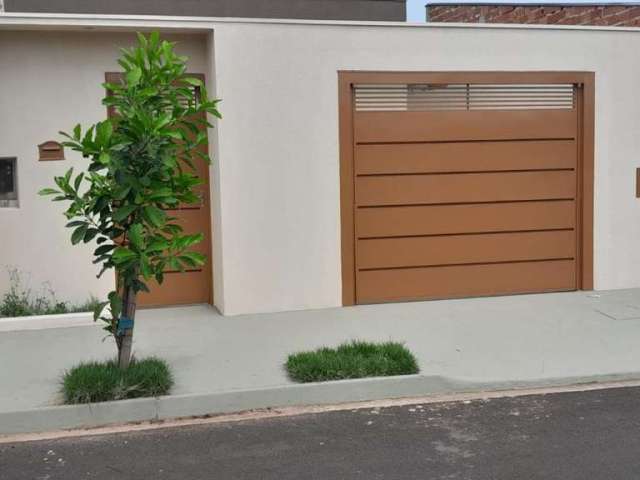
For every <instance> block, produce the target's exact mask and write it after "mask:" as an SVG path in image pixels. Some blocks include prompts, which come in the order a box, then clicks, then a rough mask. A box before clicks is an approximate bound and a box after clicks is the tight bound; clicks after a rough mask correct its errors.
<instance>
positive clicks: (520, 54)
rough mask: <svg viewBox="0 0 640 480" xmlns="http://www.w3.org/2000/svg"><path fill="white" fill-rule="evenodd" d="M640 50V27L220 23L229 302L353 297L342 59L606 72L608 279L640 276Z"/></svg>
mask: <svg viewBox="0 0 640 480" xmlns="http://www.w3.org/2000/svg"><path fill="white" fill-rule="evenodd" d="M638 48H640V32H635V31H605V30H602V31H601V30H578V29H562V28H560V29H542V28H482V27H471V28H447V27H428V26H427V27H417V28H406V27H405V28H402V27H397V28H393V27H372V26H360V27H356V26H353V27H341V26H303V25H242V24H225V25H220V26H217V27H216V64H217V66H218V74H217V88H218V93H219V95H220V96H221V97H222V98H223V99H224V102H223V112H224V114H225V118H224V120H223V122H222V123H221V124H220V131H219V134H220V159H221V167H222V170H221V172H220V173H221V183H222V186H223V189H222V209H223V215H224V216H223V219H222V220H223V225H222V239H223V246H224V263H225V275H224V278H225V309H226V311H227V312H228V313H241V312H254V311H265V310H287V309H298V308H319V307H327V306H335V305H340V303H341V298H340V289H341V280H340V245H339V231H340V220H339V214H338V209H339V189H338V179H339V174H338V165H339V155H338V127H337V122H338V109H337V74H336V72H337V71H338V70H341V69H345V70H512V71H514V70H515V71H519V70H585V71H595V72H596V119H595V125H596V134H595V151H596V153H595V155H596V158H595V171H596V180H595V227H594V228H595V278H594V281H595V287H596V289H613V288H629V287H636V286H640V249H638V248H637V244H638V240H640V221H639V219H640V201H639V200H637V199H636V198H635V173H634V172H635V168H636V167H638V166H640V157H639V156H638V152H639V151H640V136H639V135H638V134H637V132H638V131H640V102H639V101H638V99H637V96H636V95H634V94H633V91H634V88H635V83H636V79H637V78H638V76H640V58H639V57H638V55H637V53H636V52H637V50H638ZM256 78H258V79H259V81H258V82H256ZM247 112H251V113H250V114H247Z"/></svg>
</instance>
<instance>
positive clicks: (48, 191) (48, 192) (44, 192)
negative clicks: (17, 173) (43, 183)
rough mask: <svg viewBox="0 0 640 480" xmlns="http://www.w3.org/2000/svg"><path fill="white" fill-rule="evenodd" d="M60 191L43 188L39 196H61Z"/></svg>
mask: <svg viewBox="0 0 640 480" xmlns="http://www.w3.org/2000/svg"><path fill="white" fill-rule="evenodd" d="M60 193H62V192H60V190H56V189H55V188H43V189H42V190H40V191H39V192H38V195H43V196H44V195H57V194H60Z"/></svg>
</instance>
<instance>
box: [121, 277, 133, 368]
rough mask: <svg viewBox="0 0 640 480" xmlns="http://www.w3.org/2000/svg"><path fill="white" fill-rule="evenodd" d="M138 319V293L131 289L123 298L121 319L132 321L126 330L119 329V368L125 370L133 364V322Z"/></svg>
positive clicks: (126, 325)
mask: <svg viewBox="0 0 640 480" xmlns="http://www.w3.org/2000/svg"><path fill="white" fill-rule="evenodd" d="M135 318H136V292H135V291H134V290H133V288H131V287H129V288H127V289H126V290H125V291H124V294H123V296H122V314H121V315H120V319H128V320H131V323H130V324H129V325H128V324H125V328H122V329H120V327H118V335H117V338H116V344H117V345H118V366H119V367H120V368H121V369H125V368H127V367H128V366H129V363H130V362H131V347H132V346H133V322H134V321H135Z"/></svg>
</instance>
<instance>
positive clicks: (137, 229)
mask: <svg viewBox="0 0 640 480" xmlns="http://www.w3.org/2000/svg"><path fill="white" fill-rule="evenodd" d="M142 232H143V228H142V225H141V224H140V223H134V224H133V225H131V227H130V228H129V241H130V242H131V244H132V245H133V246H134V247H135V248H136V250H143V249H144V240H143V238H142Z"/></svg>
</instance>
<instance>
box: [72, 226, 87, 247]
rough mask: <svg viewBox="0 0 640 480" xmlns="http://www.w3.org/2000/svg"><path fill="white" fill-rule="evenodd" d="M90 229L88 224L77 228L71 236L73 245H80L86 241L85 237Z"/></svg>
mask: <svg viewBox="0 0 640 480" xmlns="http://www.w3.org/2000/svg"><path fill="white" fill-rule="evenodd" d="M88 228H89V225H87V224H86V223H85V224H84V225H80V226H79V227H78V228H76V229H75V230H74V231H73V233H72V234H71V243H72V244H73V245H76V244H77V243H80V242H81V241H82V239H84V235H85V234H86V233H87V229H88Z"/></svg>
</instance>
